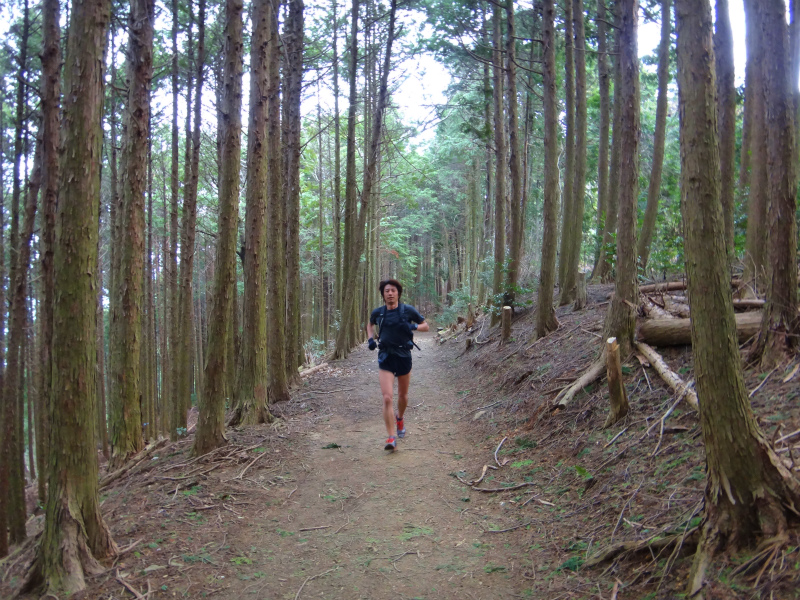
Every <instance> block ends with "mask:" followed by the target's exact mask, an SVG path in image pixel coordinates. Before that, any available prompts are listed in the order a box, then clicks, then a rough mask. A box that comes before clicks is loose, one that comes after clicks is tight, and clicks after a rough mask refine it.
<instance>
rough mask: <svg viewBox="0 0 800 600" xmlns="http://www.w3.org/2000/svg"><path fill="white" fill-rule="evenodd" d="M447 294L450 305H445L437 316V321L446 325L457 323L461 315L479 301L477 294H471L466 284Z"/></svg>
mask: <svg viewBox="0 0 800 600" xmlns="http://www.w3.org/2000/svg"><path fill="white" fill-rule="evenodd" d="M447 296H448V298H449V299H450V305H449V306H446V307H444V308H443V309H442V312H441V313H439V315H437V317H436V321H437V322H438V323H441V324H442V325H444V326H445V327H447V326H449V325H452V324H453V323H455V322H456V320H457V319H458V316H459V315H465V314H466V313H467V309H468V307H469V305H470V304H472V305H473V306H475V304H476V303H477V296H475V295H473V294H471V293H470V290H469V288H468V287H466V286H465V287H462V288H459V289H457V290H453V291H452V292H450V293H449V294H448V295H447Z"/></svg>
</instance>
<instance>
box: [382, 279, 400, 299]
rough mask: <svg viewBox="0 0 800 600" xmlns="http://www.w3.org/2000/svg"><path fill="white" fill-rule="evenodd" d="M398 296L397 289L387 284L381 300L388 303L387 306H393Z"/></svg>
mask: <svg viewBox="0 0 800 600" xmlns="http://www.w3.org/2000/svg"><path fill="white" fill-rule="evenodd" d="M398 296H399V294H398V293H397V288H396V287H394V286H393V285H392V284H391V283H387V284H386V285H385V286H384V288H383V299H384V301H386V302H388V303H389V304H394V303H395V302H397V298H398Z"/></svg>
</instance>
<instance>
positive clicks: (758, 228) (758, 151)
mask: <svg viewBox="0 0 800 600" xmlns="http://www.w3.org/2000/svg"><path fill="white" fill-rule="evenodd" d="M759 3H760V0H745V1H744V10H745V21H746V25H747V65H748V73H747V74H746V75H750V77H749V79H748V78H747V76H746V78H745V80H746V87H745V110H747V104H751V106H750V108H749V110H750V116H751V117H752V119H751V120H750V124H749V128H750V130H749V136H750V157H749V158H750V182H749V183H750V187H749V198H748V202H747V232H746V235H745V250H744V279H745V281H746V282H747V283H748V284H750V285H752V287H753V288H755V289H756V290H758V291H763V290H764V289H765V288H766V283H767V277H766V270H767V206H768V205H769V191H768V190H769V173H768V165H767V119H766V114H767V111H766V105H765V89H764V86H765V85H766V81H765V78H766V73H765V72H764V68H763V65H764V64H765V60H766V57H765V56H764V52H765V50H764V30H763V26H762V22H761V18H762V15H761V12H760V11H759V10H758V5H759ZM751 66H752V68H751ZM746 117H747V114H745V126H747V118H746Z"/></svg>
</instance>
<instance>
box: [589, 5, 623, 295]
mask: <svg viewBox="0 0 800 600" xmlns="http://www.w3.org/2000/svg"><path fill="white" fill-rule="evenodd" d="M613 14H614V23H615V24H616V26H617V29H616V32H615V34H614V42H615V47H616V48H615V49H616V56H615V58H614V63H613V77H614V100H613V102H614V103H613V105H612V113H613V114H612V121H613V129H612V132H611V156H610V159H609V163H610V164H609V184H608V195H607V196H606V204H605V220H604V222H603V234H602V238H601V242H600V255H599V258H598V262H597V264H596V265H595V268H594V271H593V272H592V278H595V277H597V278H600V279H601V280H602V281H607V280H608V279H609V278H610V276H611V262H610V259H611V258H612V257H613V256H614V255H615V254H616V252H618V249H616V248H615V249H614V251H613V252H612V251H611V247H612V246H615V243H614V237H615V236H616V234H617V221H618V217H619V193H620V185H621V184H620V181H619V177H620V161H621V160H622V159H621V156H620V128H621V123H620V118H621V115H622V101H621V88H622V69H621V65H620V54H621V49H620V48H621V40H620V27H621V24H620V21H621V15H620V7H619V3H617V2H615V3H614V10H613Z"/></svg>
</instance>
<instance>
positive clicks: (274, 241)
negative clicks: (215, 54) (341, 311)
mask: <svg viewBox="0 0 800 600" xmlns="http://www.w3.org/2000/svg"><path fill="white" fill-rule="evenodd" d="M267 25H268V27H269V38H268V40H267V69H268V75H267V113H268V114H267V223H268V226H269V230H270V231H269V233H270V235H268V236H267V339H268V340H269V342H270V343H269V344H267V369H268V374H269V375H268V389H267V398H268V401H269V402H281V401H284V400H288V399H289V380H288V377H287V374H286V341H287V333H286V331H287V329H289V328H290V327H291V326H292V323H291V321H289V322H287V310H286V309H287V306H286V289H287V281H286V277H287V274H288V273H287V271H288V269H287V264H286V263H287V258H286V248H285V246H286V245H288V246H289V247H291V246H292V242H291V241H289V242H288V243H287V240H286V231H287V223H286V221H287V219H286V215H287V211H286V197H285V196H284V183H285V182H284V177H283V168H284V165H283V157H282V154H281V150H282V149H281V77H280V56H281V55H280V53H281V50H282V41H281V38H280V35H279V34H278V7H277V5H276V4H274V3H273V2H268V3H267ZM287 101H288V99H287ZM298 135H299V132H298ZM298 143H299V141H298ZM283 151H285V152H292V150H290V149H289V148H284V149H283ZM297 152H298V158H299V148H298V149H297ZM298 179H299V174H298ZM298 193H299V190H298ZM298 201H299V200H298ZM298 218H299V217H298ZM298 227H299V224H298ZM288 260H289V261H291V259H288ZM298 275H299V273H298Z"/></svg>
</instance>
